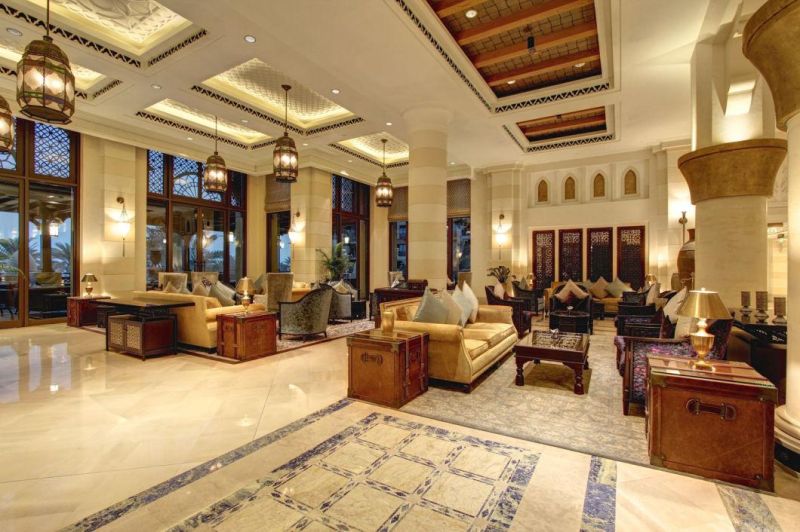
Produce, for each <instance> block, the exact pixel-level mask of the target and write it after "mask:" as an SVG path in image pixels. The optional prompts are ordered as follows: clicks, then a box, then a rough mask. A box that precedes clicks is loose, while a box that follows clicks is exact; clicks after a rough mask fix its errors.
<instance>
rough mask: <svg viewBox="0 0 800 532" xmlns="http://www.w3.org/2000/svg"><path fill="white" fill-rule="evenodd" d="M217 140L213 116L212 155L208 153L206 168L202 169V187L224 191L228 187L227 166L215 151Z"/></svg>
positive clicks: (217, 132)
mask: <svg viewBox="0 0 800 532" xmlns="http://www.w3.org/2000/svg"><path fill="white" fill-rule="evenodd" d="M218 140H219V129H218V127H217V117H216V116H215V117H214V155H209V156H208V159H207V160H206V169H205V170H204V171H203V188H204V189H205V190H206V192H221V193H225V190H227V188H228V168H227V167H226V166H225V159H223V158H222V157H220V155H219V153H218V152H217V142H218Z"/></svg>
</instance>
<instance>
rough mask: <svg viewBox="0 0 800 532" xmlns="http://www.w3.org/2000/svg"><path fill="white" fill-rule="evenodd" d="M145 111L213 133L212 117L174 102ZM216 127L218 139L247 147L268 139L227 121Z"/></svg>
mask: <svg viewBox="0 0 800 532" xmlns="http://www.w3.org/2000/svg"><path fill="white" fill-rule="evenodd" d="M145 111H146V112H147V113H150V114H153V115H156V116H160V117H161V118H167V119H170V120H175V121H177V122H180V123H183V124H186V125H191V126H199V127H200V128H201V129H204V130H206V131H208V132H209V133H213V132H214V115H212V114H211V113H205V112H203V111H199V110H197V109H193V108H191V107H189V106H187V105H184V104H182V103H180V102H177V101H175V100H170V99H165V100H161V101H160V102H157V103H155V104H153V105H151V106H150V107H148V108H147V109H145ZM218 127H219V136H220V137H227V138H231V139H234V140H236V141H239V142H241V143H244V144H248V145H249V144H255V143H258V142H263V141H265V140H268V139H269V138H270V136H269V135H267V134H265V133H262V132H260V131H256V130H254V129H250V128H248V127H245V126H242V125H241V124H237V123H235V122H229V121H227V120H219V121H218Z"/></svg>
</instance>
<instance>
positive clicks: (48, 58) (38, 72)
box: [17, 0, 75, 124]
mask: <svg viewBox="0 0 800 532" xmlns="http://www.w3.org/2000/svg"><path fill="white" fill-rule="evenodd" d="M46 31H47V34H46V35H45V36H44V37H43V38H42V39H37V40H35V41H31V42H30V43H28V46H26V47H25V51H24V52H23V54H22V58H21V59H20V60H19V62H18V63H17V103H18V104H19V106H20V112H21V113H22V114H24V115H25V116H29V117H31V118H34V119H36V120H41V121H43V122H49V123H54V124H69V122H70V119H71V117H72V113H74V112H75V76H74V75H73V74H72V69H71V68H70V64H69V58H68V57H67V54H65V53H64V52H63V51H62V50H61V48H59V47H58V46H56V45H55V44H53V39H52V38H51V37H50V0H47V25H46Z"/></svg>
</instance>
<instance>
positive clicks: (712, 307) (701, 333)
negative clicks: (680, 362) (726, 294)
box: [678, 288, 731, 368]
mask: <svg viewBox="0 0 800 532" xmlns="http://www.w3.org/2000/svg"><path fill="white" fill-rule="evenodd" d="M678 315H680V316H686V317H689V318H697V319H698V320H699V321H698V322H697V332H693V333H692V334H690V335H689V337H690V338H691V341H692V347H693V348H694V350H695V352H697V362H695V366H696V367H701V368H710V367H711V364H709V363H708V362H706V360H705V358H706V356H707V355H708V352H709V351H711V348H712V347H713V346H714V335H713V334H709V333H708V332H707V331H706V328H707V327H708V323H707V322H706V320H729V319H731V314H730V312H729V311H728V309H727V307H725V304H724V303H723V302H722V299H721V298H720V297H719V293H717V292H712V291H710V290H706V289H705V288H701V289H700V290H692V291H690V292H689V295H688V296H686V299H685V300H684V301H683V304H682V305H681V308H680V309H678Z"/></svg>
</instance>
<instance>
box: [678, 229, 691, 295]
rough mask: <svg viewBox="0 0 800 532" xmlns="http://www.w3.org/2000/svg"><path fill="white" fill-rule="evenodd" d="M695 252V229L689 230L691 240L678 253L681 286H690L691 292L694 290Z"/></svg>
mask: <svg viewBox="0 0 800 532" xmlns="http://www.w3.org/2000/svg"><path fill="white" fill-rule="evenodd" d="M694 251H695V242H694V229H689V240H687V241H686V242H685V243H684V244H683V246H681V249H680V251H679V252H678V276H679V278H680V282H681V286H688V287H689V290H691V289H692V288H694V286H693V284H694Z"/></svg>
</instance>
